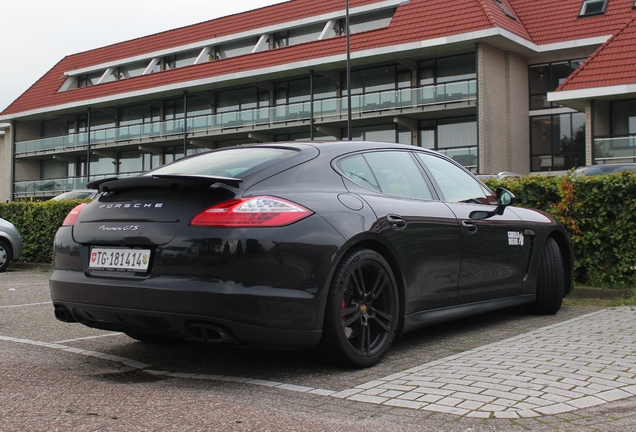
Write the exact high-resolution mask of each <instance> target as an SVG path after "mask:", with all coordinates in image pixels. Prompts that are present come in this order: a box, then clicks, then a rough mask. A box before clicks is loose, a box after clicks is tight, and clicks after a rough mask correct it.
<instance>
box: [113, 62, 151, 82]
mask: <svg viewBox="0 0 636 432" xmlns="http://www.w3.org/2000/svg"><path fill="white" fill-rule="evenodd" d="M147 67H148V62H147V61H142V62H136V63H131V64H127V65H125V66H120V67H119V68H118V69H119V70H118V72H119V75H118V79H126V78H133V77H136V76H140V75H141V74H143V73H144V71H145V70H146V68H147Z"/></svg>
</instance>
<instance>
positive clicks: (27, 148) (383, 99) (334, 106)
mask: <svg viewBox="0 0 636 432" xmlns="http://www.w3.org/2000/svg"><path fill="white" fill-rule="evenodd" d="M476 94H477V84H476V81H475V80H469V81H460V82H455V83H447V84H440V85H432V86H425V87H415V88H406V89H401V90H391V91H382V92H376V93H365V94H357V95H353V94H352V95H351V111H352V113H353V115H357V116H360V115H362V114H364V113H368V112H377V111H383V110H393V109H404V108H417V107H422V106H427V105H439V104H446V103H451V102H460V101H471V100H474V99H475V98H476ZM310 112H311V102H310V101H306V102H300V103H295V104H289V105H283V106H275V107H266V108H255V109H248V110H241V111H231V112H222V113H218V114H212V115H206V116H198V117H190V118H188V119H187V124H185V121H184V119H178V120H170V121H163V122H155V123H145V124H135V125H128V126H121V127H117V128H108V129H96V130H91V132H90V144H91V145H94V144H103V143H116V142H120V141H121V142H125V141H129V140H141V139H156V138H165V137H170V136H171V135H179V134H183V133H184V131H186V129H187V132H188V133H191V132H207V133H212V132H216V131H221V130H224V129H232V128H241V127H249V126H258V125H267V124H270V125H276V124H279V123H286V122H292V121H305V120H309V119H310V116H311V114H310ZM346 115H347V98H346V97H339V98H331V99H321V100H316V101H314V119H317V120H321V119H328V118H329V117H332V118H333V117H336V118H338V117H340V118H342V117H343V116H346ZM88 138H89V134H88V133H87V132H81V133H75V134H70V135H64V136H57V137H49V138H40V139H36V140H30V141H19V142H16V143H15V146H16V150H15V152H16V155H22V154H28V153H33V152H42V151H48V150H74V149H77V148H82V147H86V146H87V145H88Z"/></svg>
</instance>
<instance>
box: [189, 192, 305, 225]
mask: <svg viewBox="0 0 636 432" xmlns="http://www.w3.org/2000/svg"><path fill="white" fill-rule="evenodd" d="M312 214H313V212H312V211H311V210H307V209H306V208H304V207H302V206H300V205H298V204H294V203H292V202H289V201H286V200H283V199H280V198H273V197H268V196H261V197H252V198H243V199H234V200H230V201H225V202H222V203H219V204H215V205H213V206H212V207H208V208H207V209H205V210H203V211H202V212H201V213H199V214H198V215H196V216H195V217H193V218H192V220H191V221H190V225H193V226H217V227H237V228H244V227H279V226H285V225H289V224H292V223H294V222H298V221H299V220H301V219H304V218H306V217H307V216H310V215H312Z"/></svg>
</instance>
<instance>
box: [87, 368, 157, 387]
mask: <svg viewBox="0 0 636 432" xmlns="http://www.w3.org/2000/svg"><path fill="white" fill-rule="evenodd" d="M93 378H96V379H98V380H101V381H110V382H117V383H124V384H134V383H147V382H155V381H161V380H163V379H164V378H163V377H161V376H157V375H152V374H149V373H148V372H144V371H143V370H141V369H135V370H131V371H127V372H115V373H108V374H100V375H93Z"/></svg>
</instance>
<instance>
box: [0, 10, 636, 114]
mask: <svg viewBox="0 0 636 432" xmlns="http://www.w3.org/2000/svg"><path fill="white" fill-rule="evenodd" d="M378 1H379V0H350V7H351V8H355V7H358V6H363V5H367V4H372V3H376V2H378ZM501 4H502V5H503V6H504V7H506V8H507V9H508V10H510V11H511V12H512V13H513V14H514V15H515V16H516V18H517V19H516V20H515V19H512V18H511V17H509V16H507V15H506V14H505V13H504V11H503V10H502V9H501V7H500V6H499V5H498V4H497V3H496V2H495V0H410V1H409V2H406V3H404V4H402V5H400V6H399V7H398V8H397V12H396V13H395V15H394V17H393V20H392V21H391V24H390V25H389V27H387V28H385V29H381V30H375V31H370V32H365V33H361V34H356V35H353V36H352V38H351V49H352V51H359V50H364V49H371V48H378V47H383V46H391V45H394V44H401V43H408V42H417V41H423V40H428V39H434V38H440V37H444V36H451V35H455V34H463V33H468V32H472V31H477V30H483V29H488V28H495V27H499V28H503V29H506V30H508V31H510V32H512V33H514V34H517V35H518V36H520V37H523V38H525V39H528V40H531V41H535V42H536V43H539V44H545V43H551V42H557V41H565V40H575V39H579V38H583V37H590V36H599V35H608V34H613V33H615V32H617V31H618V30H620V28H622V27H623V26H624V25H625V20H626V18H629V17H631V15H632V14H633V13H632V6H633V0H612V1H610V4H609V6H608V8H607V12H606V13H605V14H604V15H601V16H594V17H586V18H578V13H579V9H580V7H581V0H541V1H536V0H501ZM343 6H344V5H343V2H342V1H341V0H320V1H316V0H290V1H288V2H285V3H280V4H276V5H273V6H269V7H265V8H261V9H257V10H254V11H249V12H245V13H241V14H236V15H231V16H227V17H223V18H220V19H216V20H212V21H207V22H204V23H200V24H195V25H192V26H187V27H183V28H178V29H175V30H170V31H167V32H163V33H158V34H155V35H151V36H147V37H143V38H139V39H134V40H131V41H127V42H122V43H119V44H115V45H110V46H107V47H103V48H98V49H95V50H91V51H87V52H84V53H79V54H75V55H71V56H68V57H65V58H64V59H62V60H61V61H60V62H59V63H58V64H57V65H55V66H54V67H53V68H52V69H51V70H50V71H49V72H48V73H46V74H45V75H44V76H43V77H42V78H40V79H39V80H38V81H37V82H36V83H35V84H33V85H32V86H31V87H30V88H29V89H28V90H27V91H26V92H25V93H24V94H23V95H22V96H20V97H19V98H18V99H17V100H16V101H14V102H13V103H12V104H11V105H9V107H7V108H6V109H5V110H4V111H3V112H2V115H12V114H17V113H20V112H25V111H30V110H36V109H43V108H46V107H52V106H57V105H63V104H68V103H73V102H81V101H86V100H90V99H95V98H102V97H106V96H111V95H116V94H124V93H127V92H132V91H142V90H146V89H151V88H153V87H157V86H162V85H169V84H178V83H181V82H186V81H190V80H196V79H204V78H209V77H214V76H220V75H224V74H228V73H234V72H240V71H247V70H250V69H255V68H265V67H270V66H275V65H281V64H287V63H291V62H294V61H299V60H310V59H315V58H322V57H326V56H330V55H334V54H342V53H344V51H345V39H344V37H339V38H334V39H328V40H324V41H317V42H310V43H307V44H302V45H297V46H291V47H287V48H281V49H277V50H271V51H265V52H260V53H255V54H249V55H244V56H240V57H235V58H230V59H225V60H219V61H215V62H208V63H204V64H200V65H196V66H188V67H184V68H180V69H175V70H170V71H164V72H160V73H156V74H151V75H145V76H139V77H135V78H130V79H125V80H121V81H115V82H111V83H107V84H100V85H96V86H92V87H85V88H81V89H75V90H69V91H65V92H58V90H59V88H60V86H61V85H62V84H63V83H64V81H65V79H66V77H64V76H63V74H64V73H65V72H68V71H72V70H74V69H79V68H86V67H90V66H91V65H97V64H103V63H106V62H111V61H116V60H118V59H123V58H130V57H134V56H140V55H143V54H145V53H151V52H156V51H160V50H166V49H170V48H173V47H177V46H183V45H187V44H191V43H196V42H200V41H204V40H209V39H212V38H215V37H221V36H225V35H230V34H235V33H239V32H243V31H247V30H250V29H256V28H259V27H264V26H269V25H275V24H280V23H284V22H289V21H294V20H298V19H302V18H308V17H311V16H316V15H320V14H325V13H329V12H334V11H338V10H342V9H343Z"/></svg>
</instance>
